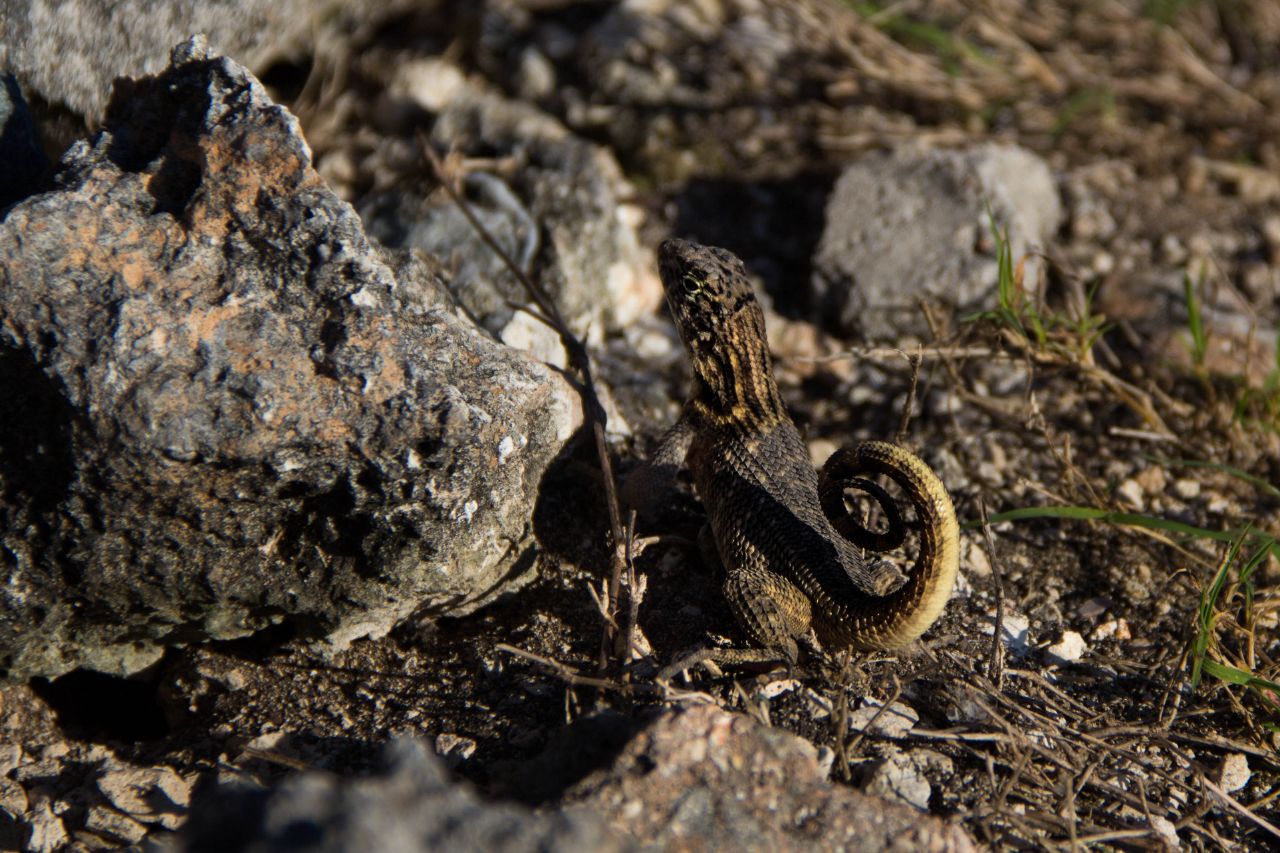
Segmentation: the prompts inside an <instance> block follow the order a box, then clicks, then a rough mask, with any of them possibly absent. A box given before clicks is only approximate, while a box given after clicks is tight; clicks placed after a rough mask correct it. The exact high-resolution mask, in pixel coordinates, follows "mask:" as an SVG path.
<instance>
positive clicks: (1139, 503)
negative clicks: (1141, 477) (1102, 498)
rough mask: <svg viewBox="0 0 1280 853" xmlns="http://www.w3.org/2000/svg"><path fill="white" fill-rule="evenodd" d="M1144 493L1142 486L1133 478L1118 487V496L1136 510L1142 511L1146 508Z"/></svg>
mask: <svg viewBox="0 0 1280 853" xmlns="http://www.w3.org/2000/svg"><path fill="white" fill-rule="evenodd" d="M1142 492H1143V489H1142V486H1141V485H1140V484H1139V483H1138V481H1137V480H1135V479H1133V478H1132V477H1130V478H1128V479H1126V480H1125V481H1124V482H1122V483H1121V484H1120V485H1119V486H1116V494H1117V495H1119V496H1120V497H1121V498H1123V499H1124V500H1125V502H1126V503H1128V504H1129V505H1131V506H1133V507H1134V508H1135V509H1142V507H1143V506H1144V503H1143V493H1142Z"/></svg>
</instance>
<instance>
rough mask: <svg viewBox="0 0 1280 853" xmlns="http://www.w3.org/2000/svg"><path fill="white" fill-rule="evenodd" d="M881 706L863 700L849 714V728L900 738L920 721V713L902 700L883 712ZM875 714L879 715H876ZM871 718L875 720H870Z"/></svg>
mask: <svg viewBox="0 0 1280 853" xmlns="http://www.w3.org/2000/svg"><path fill="white" fill-rule="evenodd" d="M881 708H884V703H882V702H877V701H876V700H875V699H871V698H868V699H867V700H866V701H865V702H863V704H862V707H860V708H858V709H857V710H856V711H854V712H853V713H852V714H850V715H849V730H850V731H853V732H866V733H868V734H874V735H879V736H881V737H890V738H900V737H906V736H907V733H908V732H910V731H911V730H912V729H913V728H915V727H916V724H917V723H919V722H920V715H919V714H917V713H916V710H915V708H912V707H911V706H910V705H907V704H906V703H904V702H894V703H893V704H892V705H890V706H889V707H888V708H885V710H884V712H883V713H882V712H881V710H880V709H881ZM876 714H880V716H879V717H876ZM873 719H874V720H875V722H872V720H873ZM868 726H870V728H868Z"/></svg>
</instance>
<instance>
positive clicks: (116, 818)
mask: <svg viewBox="0 0 1280 853" xmlns="http://www.w3.org/2000/svg"><path fill="white" fill-rule="evenodd" d="M84 828H85V829H87V830H89V831H90V832H92V833H93V834H94V835H101V836H103V837H104V838H107V839H109V840H111V841H123V842H124V843H125V844H137V843H138V842H139V841H141V840H142V839H144V838H146V837H147V828H146V827H145V826H143V825H142V824H141V823H138V821H136V820H134V819H133V818H131V817H129V816H128V815H126V814H121V813H120V812H118V811H116V810H115V809H113V808H108V807H107V806H104V805H96V806H90V807H89V811H88V812H87V813H86V814H85V817H84Z"/></svg>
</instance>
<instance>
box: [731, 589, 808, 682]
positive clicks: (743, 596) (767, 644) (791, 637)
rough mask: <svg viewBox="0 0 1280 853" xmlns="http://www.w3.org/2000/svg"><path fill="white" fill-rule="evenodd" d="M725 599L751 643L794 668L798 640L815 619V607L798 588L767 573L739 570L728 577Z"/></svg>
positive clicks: (797, 651) (797, 652) (797, 654)
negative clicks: (769, 651) (772, 653)
mask: <svg viewBox="0 0 1280 853" xmlns="http://www.w3.org/2000/svg"><path fill="white" fill-rule="evenodd" d="M724 596H725V600H726V601H727V602H728V604H729V609H730V610H731V611H732V612H733V616H734V618H735V619H736V620H737V621H738V624H739V625H740V626H741V627H742V630H743V631H745V632H746V633H747V636H749V637H750V638H751V640H752V642H754V643H755V644H756V645H758V646H763V647H764V648H765V649H769V650H771V651H773V652H775V653H776V654H777V659H781V660H785V661H786V662H787V663H788V664H790V665H791V666H795V663H796V658H797V657H798V656H799V648H798V647H797V646H796V639H797V638H798V637H800V636H801V635H803V634H804V633H805V632H806V631H808V630H809V626H810V624H811V622H812V619H813V605H812V603H811V602H810V601H809V597H808V596H806V595H805V594H804V593H803V592H802V591H801V590H800V588H799V587H798V586H796V585H795V584H793V583H792V582H791V581H789V580H787V579H786V578H784V577H782V576H781V575H778V574H774V573H773V572H770V571H768V570H766V569H755V570H752V569H737V570H734V571H730V572H728V573H727V574H726V576H725V579H724Z"/></svg>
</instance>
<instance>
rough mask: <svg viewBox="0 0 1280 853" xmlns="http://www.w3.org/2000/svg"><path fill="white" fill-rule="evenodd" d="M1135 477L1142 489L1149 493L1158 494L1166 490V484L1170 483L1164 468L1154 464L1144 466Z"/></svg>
mask: <svg viewBox="0 0 1280 853" xmlns="http://www.w3.org/2000/svg"><path fill="white" fill-rule="evenodd" d="M1133 479H1134V480H1135V481H1137V483H1138V485H1139V486H1141V487H1142V491H1144V492H1146V493H1147V494H1149V495H1158V494H1162V493H1163V492H1164V489H1165V486H1167V485H1168V483H1169V478H1168V477H1166V476H1165V471H1164V469H1163V468H1160V467H1158V466H1155V465H1152V466H1150V467H1148V468H1143V469H1142V470H1141V471H1139V472H1138V473H1137V474H1135V475H1134V477H1133Z"/></svg>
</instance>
